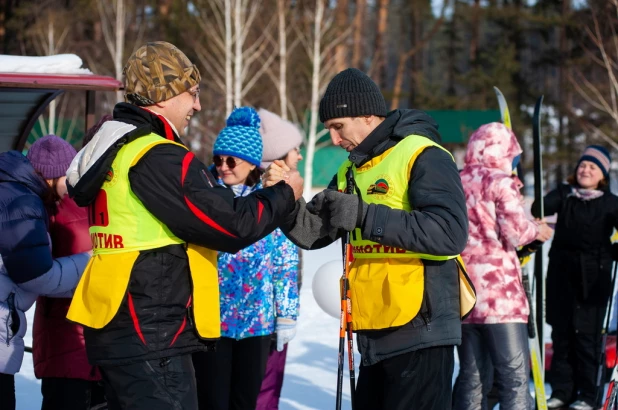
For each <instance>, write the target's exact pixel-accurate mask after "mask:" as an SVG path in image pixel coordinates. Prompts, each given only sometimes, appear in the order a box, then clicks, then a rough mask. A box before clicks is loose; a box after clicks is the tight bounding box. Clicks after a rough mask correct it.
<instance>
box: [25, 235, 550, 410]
mask: <svg viewBox="0 0 618 410" xmlns="http://www.w3.org/2000/svg"><path fill="white" fill-rule="evenodd" d="M545 248H549V246H545ZM546 252H547V251H546ZM332 260H339V261H340V260H341V244H340V242H336V243H334V244H332V245H331V246H328V247H326V248H324V249H320V250H316V251H311V252H305V253H304V256H303V262H304V269H303V288H302V289H301V293H300V304H301V307H300V318H299V321H298V329H297V335H296V338H295V339H294V340H293V341H292V342H291V343H290V347H289V351H288V360H287V365H286V373H285V381H284V384H283V391H282V398H281V406H280V408H281V410H325V409H332V408H334V407H335V393H336V381H337V350H338V345H339V322H338V320H337V319H334V318H333V317H331V316H329V315H327V314H326V313H324V312H323V311H322V310H321V309H320V307H319V306H318V305H317V303H316V302H315V299H314V297H313V293H312V289H311V284H312V280H313V276H314V273H315V272H316V270H317V269H318V268H319V267H320V266H322V265H323V264H325V263H326V262H329V261H332ZM335 274H336V275H337V276H339V275H340V274H341V273H340V272H335ZM33 315H34V307H33V308H32V309H30V311H29V312H28V314H27V316H28V325H29V326H28V332H27V334H26V344H27V345H29V346H30V345H31V343H32V339H31V328H32V317H33ZM550 329H551V328H550V327H548V326H546V332H545V338H546V340H548V341H549V340H550ZM355 363H356V374H357V376H358V364H359V363H360V357H359V356H358V354H356V359H355ZM344 368H345V369H346V370H345V372H344V383H343V406H342V408H343V409H344V410H345V409H350V385H349V379H348V373H347V359H346V363H345V364H344ZM458 371H459V366H458V362H457V361H456V366H455V374H454V377H456V375H457V373H458ZM530 389H531V391H533V390H534V389H533V386H532V383H530ZM546 391H547V394H550V392H551V390H550V387H549V385H546ZM16 394H17V409H18V410H34V409H40V403H41V393H40V382H39V381H38V380H36V378H35V377H34V371H33V367H32V356H31V355H30V354H26V355H25V357H24V363H23V365H22V369H21V372H20V373H18V374H17V375H16Z"/></svg>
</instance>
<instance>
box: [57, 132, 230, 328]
mask: <svg viewBox="0 0 618 410" xmlns="http://www.w3.org/2000/svg"><path fill="white" fill-rule="evenodd" d="M159 144H176V145H179V146H181V147H183V148H185V149H186V147H184V146H183V145H181V144H178V143H176V142H173V141H169V140H166V139H164V138H162V137H160V136H159V135H157V134H154V133H153V134H150V135H147V136H144V137H140V138H138V139H136V140H135V141H132V142H131V143H129V144H127V145H125V146H123V147H122V148H121V149H120V150H119V151H118V154H117V155H116V158H115V159H114V161H113V163H112V166H111V169H110V170H109V172H108V175H107V178H106V180H105V182H104V183H103V185H102V187H101V190H100V191H99V193H98V195H97V198H96V200H95V202H94V203H93V204H91V205H90V207H89V210H88V213H89V222H90V237H91V239H92V244H93V253H94V255H93V257H92V258H91V259H90V262H89V263H88V266H87V267H86V269H85V271H84V274H83V275H82V278H81V280H80V282H79V284H78V286H77V289H76V290H75V295H74V296H73V300H72V302H71V307H70V309H69V312H68V315H67V318H68V319H69V320H72V321H74V322H77V323H81V324H82V325H84V326H88V327H91V328H94V329H101V328H103V327H104V326H105V325H107V324H108V323H109V322H110V321H111V320H112V319H113V318H114V317H115V316H116V313H117V312H118V309H119V307H120V305H121V303H122V300H123V299H124V297H125V294H126V292H127V287H128V284H129V280H130V278H131V271H132V269H133V265H134V263H135V261H136V259H137V257H138V256H139V252H140V251H142V250H147V249H156V248H160V247H163V246H167V245H174V244H185V242H184V241H183V240H182V239H179V238H178V237H176V236H175V235H174V234H173V233H172V232H171V231H170V230H169V228H168V227H167V226H166V225H165V224H163V223H162V222H161V221H159V220H158V219H157V218H156V217H155V216H154V215H152V214H151V213H150V212H149V211H148V210H147V209H146V207H144V205H143V204H142V202H141V201H140V200H139V199H138V198H137V196H135V194H134V193H133V192H132V191H131V186H130V183H129V170H130V168H131V167H132V166H134V165H135V164H137V162H138V161H139V160H140V159H141V158H142V157H143V156H144V155H145V154H146V152H148V150H150V149H151V148H152V147H154V146H156V145H159ZM161 194H162V195H165V193H161ZM185 246H186V250H187V256H188V260H189V267H190V270H191V279H192V282H193V295H192V305H193V315H194V322H195V327H196V329H197V332H198V334H199V335H200V336H201V337H203V338H218V337H219V336H220V328H221V324H220V315H219V282H218V275H217V252H216V251H213V250H211V249H206V248H203V247H199V246H196V245H193V244H188V245H185Z"/></svg>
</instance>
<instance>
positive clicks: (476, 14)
mask: <svg viewBox="0 0 618 410" xmlns="http://www.w3.org/2000/svg"><path fill="white" fill-rule="evenodd" d="M480 25H481V0H474V6H473V7H472V26H471V27H470V30H471V33H470V48H469V58H470V63H471V64H472V65H476V62H477V59H478V52H479V43H480V41H481V40H480V35H481V28H480Z"/></svg>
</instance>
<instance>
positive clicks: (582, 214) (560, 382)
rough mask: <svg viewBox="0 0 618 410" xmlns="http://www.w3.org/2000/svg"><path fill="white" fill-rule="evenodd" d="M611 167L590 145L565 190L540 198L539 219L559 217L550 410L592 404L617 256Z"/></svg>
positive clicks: (552, 287) (553, 258)
mask: <svg viewBox="0 0 618 410" xmlns="http://www.w3.org/2000/svg"><path fill="white" fill-rule="evenodd" d="M610 168H611V158H610V155H609V152H608V151H607V149H605V148H604V147H602V146H599V145H590V146H588V147H587V148H586V149H585V150H584V153H583V154H582V156H581V157H580V159H579V161H578V162H577V167H576V168H575V173H574V174H573V175H571V176H570V177H569V178H568V179H567V183H566V184H560V185H559V186H558V188H556V189H554V190H553V191H551V192H550V193H548V194H547V195H546V196H545V198H544V207H545V215H546V216H549V215H553V214H556V213H557V214H558V219H557V222H556V231H555V234H554V239H553V242H552V246H551V249H550V251H549V266H548V269H547V292H546V297H547V301H546V305H547V323H549V324H550V325H551V326H552V334H551V337H552V342H553V356H552V360H551V387H552V396H551V398H550V399H549V401H548V402H547V407H548V408H550V409H556V408H562V407H565V406H567V405H570V406H569V408H570V409H574V410H591V409H594V408H596V405H597V403H596V400H597V398H596V396H597V391H596V387H595V385H596V375H597V369H598V358H599V353H600V350H601V329H602V327H603V325H604V320H603V319H604V316H605V311H606V309H607V304H608V301H609V298H610V297H611V294H612V289H611V269H612V260H616V259H617V256H618V252H616V245H613V246H612V243H611V236H612V232H613V231H614V229H615V228H618V197H616V196H615V195H613V194H612V193H611V192H610V191H609V172H610ZM532 209H533V212H534V210H535V209H536V207H535V205H533V206H532Z"/></svg>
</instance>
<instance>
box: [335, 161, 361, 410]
mask: <svg viewBox="0 0 618 410" xmlns="http://www.w3.org/2000/svg"><path fill="white" fill-rule="evenodd" d="M353 192H354V174H353V172H352V167H350V168H348V171H347V173H346V193H347V194H352V193H353ZM342 245H343V249H342V251H343V252H342V253H343V274H342V277H341V318H340V321H339V355H338V362H337V395H336V406H335V408H336V409H337V410H341V400H342V396H343V360H344V358H343V356H344V350H345V338H346V334H347V338H348V364H349V367H348V370H349V374H350V403H351V405H352V409H354V392H355V390H356V377H355V372H354V339H353V337H354V336H353V332H352V301H351V299H350V282H349V279H348V275H349V272H350V262H351V260H352V244H351V243H350V232H346V233H345V237H344V243H343V244H342Z"/></svg>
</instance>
